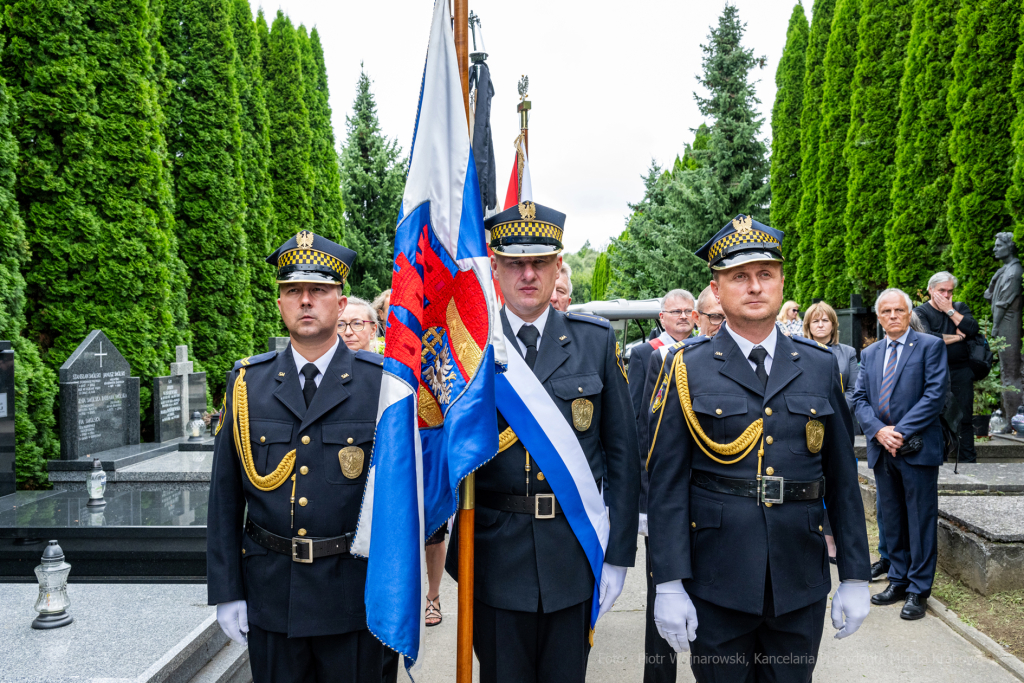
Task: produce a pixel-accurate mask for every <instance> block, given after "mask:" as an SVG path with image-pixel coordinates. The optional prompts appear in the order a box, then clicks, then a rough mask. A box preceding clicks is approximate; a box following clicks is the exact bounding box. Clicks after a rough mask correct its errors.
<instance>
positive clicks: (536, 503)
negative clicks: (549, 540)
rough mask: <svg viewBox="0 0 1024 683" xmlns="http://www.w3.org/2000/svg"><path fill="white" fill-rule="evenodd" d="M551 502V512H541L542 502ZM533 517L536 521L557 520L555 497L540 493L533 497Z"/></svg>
mask: <svg viewBox="0 0 1024 683" xmlns="http://www.w3.org/2000/svg"><path fill="white" fill-rule="evenodd" d="M542 499H543V500H546V501H550V503H551V512H541V511H540V501H541V500H542ZM533 517H534V519H554V518H555V495H554V494H553V493H539V494H537V495H536V496H534V497H533Z"/></svg>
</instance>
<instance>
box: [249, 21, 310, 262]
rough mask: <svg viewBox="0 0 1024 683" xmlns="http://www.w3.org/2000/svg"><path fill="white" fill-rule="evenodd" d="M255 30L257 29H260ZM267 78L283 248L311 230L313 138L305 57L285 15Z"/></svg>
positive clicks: (275, 32)
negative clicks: (303, 68)
mask: <svg viewBox="0 0 1024 683" xmlns="http://www.w3.org/2000/svg"><path fill="white" fill-rule="evenodd" d="M257 29H259V26H258V25H257ZM264 62H265V63H266V66H267V68H266V71H265V72H264V73H263V78H264V83H265V84H266V93H267V113H268V114H269V115H270V150H271V157H270V177H271V179H272V180H273V184H274V215H275V217H276V218H277V236H276V238H275V239H274V240H272V242H271V243H272V244H274V245H279V244H281V243H283V242H284V241H285V240H287V239H288V238H290V237H291V236H293V235H295V234H296V233H297V232H299V231H300V230H311V229H312V228H313V173H312V170H311V169H310V166H309V159H310V154H311V152H312V134H311V132H310V129H309V110H308V109H307V108H306V102H305V86H304V83H303V78H302V52H301V50H300V49H299V39H298V36H297V35H296V32H295V27H294V26H292V22H291V19H289V18H288V17H286V16H285V14H284V12H282V11H281V10H278V11H277V17H276V18H275V19H274V24H273V26H271V28H270V35H269V36H268V40H267V56H266V57H265V58H264Z"/></svg>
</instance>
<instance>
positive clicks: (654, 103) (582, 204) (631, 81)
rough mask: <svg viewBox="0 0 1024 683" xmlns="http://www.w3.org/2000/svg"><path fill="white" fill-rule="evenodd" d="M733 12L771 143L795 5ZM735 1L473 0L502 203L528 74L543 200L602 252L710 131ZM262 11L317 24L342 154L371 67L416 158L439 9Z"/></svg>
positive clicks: (399, 4) (380, 104) (422, 0)
mask: <svg viewBox="0 0 1024 683" xmlns="http://www.w3.org/2000/svg"><path fill="white" fill-rule="evenodd" d="M251 1H252V2H255V3H258V1H259V0H251ZM733 4H735V5H736V6H737V7H739V10H740V18H741V19H742V20H743V21H744V22H745V23H746V24H747V32H746V35H745V37H744V44H745V46H746V47H749V48H753V49H754V51H755V55H756V56H762V55H763V56H766V57H767V58H768V63H767V66H766V68H765V69H763V70H758V69H755V71H754V72H753V75H752V77H753V78H755V79H759V80H760V83H759V84H758V86H757V94H758V98H759V99H760V100H761V105H760V107H761V112H762V114H763V115H764V118H765V123H764V125H763V128H762V130H763V135H764V137H765V138H768V137H769V136H770V134H771V128H770V116H771V107H772V103H773V101H774V98H775V69H776V67H777V66H778V63H779V58H780V57H781V55H782V49H783V47H784V46H785V42H786V27H787V26H788V23H789V16H790V14H791V12H792V9H793V5H794V4H795V0H734V2H733ZM724 6H725V2H723V0H704V1H700V2H697V1H694V0H683V1H680V0H631V1H630V2H617V3H612V2H604V1H603V0H591V1H590V2H568V1H566V0H512V1H511V2H510V1H508V0H503V1H500V2H499V1H498V0H470V5H469V7H470V9H471V10H473V11H474V12H476V13H477V14H478V15H479V16H480V19H481V22H482V24H483V34H484V40H485V42H486V48H487V52H488V53H489V55H490V56H489V58H488V60H487V63H488V65H489V66H490V69H491V77H492V79H493V81H494V89H495V95H494V99H493V101H492V113H491V126H492V129H493V132H494V145H495V157H496V162H497V166H498V196H499V202H500V201H501V200H503V199H504V196H505V189H506V188H507V185H508V178H509V175H510V173H511V170H512V162H513V155H514V148H513V146H512V142H513V140H514V139H515V137H516V135H517V134H518V125H519V123H518V115H517V114H516V111H515V107H516V103H517V102H518V95H517V93H516V83H517V82H518V80H519V77H520V76H521V75H522V74H527V75H528V76H529V78H530V89H529V94H530V100H531V101H532V102H533V111H532V114H531V117H530V173H531V176H532V180H533V193H534V199H535V200H536V201H538V202H539V203H541V204H544V205H545V206H549V207H551V208H554V209H558V210H560V211H563V212H565V213H566V214H567V216H568V217H567V218H566V225H565V237H564V243H565V246H566V248H567V249H569V250H571V251H575V250H578V249H579V248H580V247H581V246H582V245H583V243H584V242H585V241H586V240H590V243H591V244H593V245H595V246H601V245H605V244H607V243H608V240H609V238H611V237H616V236H618V235H619V234H620V233H621V232H622V230H623V228H624V226H625V218H626V216H627V215H628V213H629V207H628V206H627V204H628V203H629V202H636V201H639V200H640V199H641V198H642V196H643V184H642V182H641V175H642V174H643V173H644V172H646V170H647V167H648V166H649V165H650V161H651V159H652V158H653V159H655V160H656V161H657V162H658V163H659V164H661V165H663V166H665V165H668V164H671V163H672V161H673V160H674V159H675V156H676V154H678V153H680V152H682V150H683V144H684V143H685V142H687V141H690V140H692V133H691V132H690V129H692V128H696V127H697V126H698V125H700V123H701V122H702V117H701V115H700V112H699V111H698V110H697V105H696V103H695V102H694V99H693V92H694V90H696V89H697V88H698V85H697V82H696V80H695V76H696V75H697V74H698V73H700V71H701V57H702V55H703V52H702V51H701V49H700V45H701V44H702V43H706V42H707V35H708V29H709V27H710V26H711V25H713V24H717V21H718V16H719V15H720V14H721V12H722V8H723V7H724ZM809 6H810V3H809V2H808V3H807V5H806V7H808V8H809ZM263 8H264V11H265V13H266V14H267V20H268V21H270V22H272V21H273V18H274V15H275V14H276V12H277V10H278V8H280V9H282V10H284V12H285V13H286V14H288V15H289V16H290V17H291V19H292V21H293V22H295V23H296V24H299V23H302V24H305V25H306V27H307V28H312V27H314V26H315V27H316V28H317V29H319V32H320V38H321V40H322V41H323V45H324V53H325V57H326V61H327V76H328V79H329V86H330V92H331V108H332V110H333V114H334V132H335V136H336V138H337V143H338V145H339V146H340V145H341V144H342V143H343V142H344V140H345V131H346V129H345V116H346V114H348V113H349V112H350V110H351V107H352V101H353V100H354V98H355V88H356V81H357V80H358V78H359V63H360V62H363V63H364V65H365V68H366V72H367V73H368V74H369V76H370V78H371V79H372V80H373V86H372V89H373V94H374V96H375V97H376V100H377V111H378V115H379V116H380V123H381V128H382V129H383V131H384V133H385V134H386V135H387V136H389V137H390V138H396V139H397V140H398V142H399V144H400V145H401V146H402V150H403V153H404V154H407V153H408V150H409V142H410V139H411V137H412V128H413V124H414V122H415V116H416V102H417V98H418V96H419V86H420V78H421V76H422V73H423V60H424V57H425V53H426V47H427V38H428V31H429V29H430V19H431V11H432V8H433V2H432V1H431V0H398V1H396V0H371V1H369V2H353V1H351V0H349V1H345V0H342V1H338V0H279V1H278V2H276V3H273V0H267V4H265V5H263ZM254 9H255V6H254ZM809 14H810V13H809V12H808V19H810V16H809Z"/></svg>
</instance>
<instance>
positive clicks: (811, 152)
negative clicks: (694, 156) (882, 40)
mask: <svg viewBox="0 0 1024 683" xmlns="http://www.w3.org/2000/svg"><path fill="white" fill-rule="evenodd" d="M835 9H836V0H816V2H815V3H814V7H813V10H814V14H813V16H812V17H811V32H810V36H809V37H808V40H807V57H806V60H805V66H804V98H803V111H802V112H801V114H800V192H801V196H800V209H799V213H798V214H797V219H796V223H797V232H798V233H799V234H800V235H801V236H802V237H803V239H801V240H800V241H799V244H798V245H797V255H796V260H797V265H796V287H795V288H793V289H791V290H790V291H791V292H792V296H793V298H795V299H796V300H797V301H800V302H802V303H804V304H808V303H810V301H811V299H812V298H813V297H815V296H818V294H816V288H815V284H814V219H815V216H816V214H817V207H818V160H819V147H820V145H821V101H822V96H823V94H824V90H825V50H826V49H827V48H828V38H829V35H831V32H832V17H833V16H834V14H835Z"/></svg>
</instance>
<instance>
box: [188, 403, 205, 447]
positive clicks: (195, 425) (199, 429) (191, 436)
mask: <svg viewBox="0 0 1024 683" xmlns="http://www.w3.org/2000/svg"><path fill="white" fill-rule="evenodd" d="M205 431H206V423H205V422H203V414H202V413H200V412H199V411H198V410H197V411H195V412H193V413H192V419H191V420H189V421H188V424H187V425H185V433H186V434H188V440H189V441H202V440H203V433H204V432H205Z"/></svg>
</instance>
